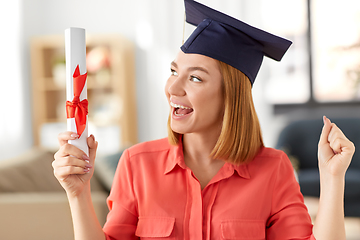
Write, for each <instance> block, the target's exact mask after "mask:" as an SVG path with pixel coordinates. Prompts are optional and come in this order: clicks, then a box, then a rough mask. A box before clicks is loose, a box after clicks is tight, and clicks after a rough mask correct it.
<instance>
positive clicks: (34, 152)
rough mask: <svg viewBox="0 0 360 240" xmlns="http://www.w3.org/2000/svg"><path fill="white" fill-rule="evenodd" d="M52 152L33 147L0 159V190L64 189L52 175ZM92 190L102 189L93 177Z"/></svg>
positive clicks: (34, 190) (2, 191)
mask: <svg viewBox="0 0 360 240" xmlns="http://www.w3.org/2000/svg"><path fill="white" fill-rule="evenodd" d="M53 160H54V152H53V151H50V150H46V149H43V148H40V147H34V148H32V149H30V150H28V151H27V152H25V153H24V154H21V155H20V156H18V157H15V158H12V159H8V160H3V161H0V192H1V193H4V192H48V191H64V190H63V188H62V187H61V185H60V183H59V182H58V181H57V179H56V178H55V176H54V171H53V167H52V165H51V163H52V162H53ZM91 189H92V190H103V188H102V187H101V185H100V184H99V183H98V182H97V180H96V179H94V177H93V178H92V180H91Z"/></svg>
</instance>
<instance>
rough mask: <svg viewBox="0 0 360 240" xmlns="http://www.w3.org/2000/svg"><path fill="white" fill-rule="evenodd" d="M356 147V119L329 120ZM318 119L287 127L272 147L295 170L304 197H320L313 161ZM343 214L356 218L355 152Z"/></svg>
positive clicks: (359, 171)
mask: <svg viewBox="0 0 360 240" xmlns="http://www.w3.org/2000/svg"><path fill="white" fill-rule="evenodd" d="M331 121H332V122H334V123H335V124H337V126H339V128H340V129H341V130H342V131H343V132H344V134H345V135H346V136H347V138H348V139H350V140H351V141H352V142H353V143H354V144H355V147H357V148H359V147H360V119H359V118H341V119H331ZM322 127H323V122H322V119H316V120H312V119H310V120H299V121H295V122H291V123H290V124H288V125H287V126H286V127H285V128H284V129H283V130H282V131H281V132H280V135H279V138H278V142H277V145H276V148H278V149H281V150H283V151H285V152H286V153H287V154H288V156H289V158H290V160H291V161H292V163H293V165H294V166H295V169H296V170H297V174H298V180H299V184H300V189H301V192H302V194H303V195H304V196H305V197H307V196H308V197H315V198H318V197H319V196H320V176H319V169H318V160H317V147H318V141H319V137H320V134H321V130H322ZM344 212H345V216H346V217H360V151H359V149H356V151H355V154H354V156H353V159H352V162H351V164H350V166H349V168H348V170H347V172H346V175H345V196H344Z"/></svg>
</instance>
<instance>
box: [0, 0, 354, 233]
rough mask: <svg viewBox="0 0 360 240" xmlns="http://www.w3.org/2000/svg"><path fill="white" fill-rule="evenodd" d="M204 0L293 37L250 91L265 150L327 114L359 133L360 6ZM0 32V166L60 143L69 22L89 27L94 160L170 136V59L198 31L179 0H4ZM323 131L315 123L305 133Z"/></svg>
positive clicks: (302, 0)
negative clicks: (289, 131) (294, 125)
mask: <svg viewBox="0 0 360 240" xmlns="http://www.w3.org/2000/svg"><path fill="white" fill-rule="evenodd" d="M199 2H201V3H203V4H206V5H208V6H210V7H213V8H215V9H217V10H220V11H222V12H225V13H227V14H229V15H231V16H233V17H235V18H238V19H241V20H243V21H245V22H247V23H248V24H250V25H253V26H255V27H258V28H261V29H263V30H266V31H269V32H271V33H273V34H276V35H279V36H282V37H284V38H287V39H289V40H291V41H293V45H292V46H291V47H290V49H289V51H288V52H287V54H286V55H285V56H284V58H283V60H282V61H281V62H275V61H273V60H270V59H268V58H264V61H263V65H262V68H261V70H260V72H259V74H258V77H257V80H256V82H255V84H254V87H253V97H254V101H255V107H256V110H257V113H258V116H259V119H260V124H261V127H262V131H263V137H264V142H265V145H266V146H268V147H277V148H282V149H285V147H286V146H283V145H281V146H280V145H279V138H280V136H281V132H282V130H283V129H284V128H286V127H287V126H289V125H291V124H292V123H294V122H298V121H310V120H314V121H316V124H319V122H320V123H321V118H322V116H323V115H326V116H327V117H329V118H330V119H351V120H355V123H351V124H354V125H351V126H352V127H354V128H356V126H359V128H360V125H356V124H358V122H357V121H358V120H359V119H360V111H359V109H360V108H359V107H360V104H359V103H360V102H359V101H360V1H357V0H343V1H337V0H326V1H325V0H292V1H287V0H222V1H219V0H199ZM0 27H1V28H0V29H1V38H0V46H1V58H0V72H1V74H2V75H1V77H0V83H1V85H0V109H1V115H0V164H1V162H9V160H11V159H17V158H22V159H23V158H24V155H27V156H29V155H28V153H29V151H33V150H34V149H38V148H39V147H41V149H45V150H46V151H49V152H52V153H53V152H54V151H55V150H56V149H57V148H58V145H57V139H56V137H57V134H58V133H59V132H61V131H64V130H66V115H65V68H64V64H65V62H64V61H65V48H64V31H65V29H67V28H69V27H80V28H84V29H86V34H87V35H86V38H87V70H88V72H89V78H88V94H89V134H94V135H95V137H96V138H97V140H98V141H99V156H102V157H103V158H104V159H106V157H107V156H116V154H119V153H120V152H121V151H122V149H123V148H124V147H127V146H130V145H132V144H135V143H137V142H143V141H148V140H153V139H158V138H163V137H166V136H167V131H166V123H167V117H168V110H169V107H168V104H167V101H166V98H165V94H164V86H165V82H166V80H167V78H168V76H169V75H170V62H171V61H172V60H173V59H174V57H175V55H176V54H177V52H178V51H179V50H180V49H179V47H180V46H181V44H182V40H183V38H185V39H186V38H187V37H188V36H189V35H190V34H191V32H192V31H193V29H194V27H193V26H190V25H189V24H186V25H185V28H184V4H183V1H181V0H154V1H148V0H132V1H125V0H103V1H96V0H87V1H85V0H78V1H74V0H62V1H56V0H12V1H4V0H1V1H0ZM346 125H348V124H346ZM320 131H321V124H320V125H319V127H318V128H315V131H314V132H313V136H312V139H315V140H316V141H317V140H318V136H319V134H320ZM351 140H353V139H351ZM316 141H315V142H316ZM315 144H316V143H315ZM313 147H316V146H313ZM303 150H304V151H306V149H303ZM288 154H289V155H291V154H292V153H291V151H290V152H288ZM314 157H315V158H314V159H315V160H314V161H315V162H316V156H314ZM295 159H296V156H295ZM49 161H50V160H49ZM299 161H300V162H301V160H299V159H297V161H295V162H297V164H298V165H299ZM50 162H51V161H50ZM295 165H296V164H295ZM300 165H301V163H300ZM0 166H1V165H0ZM0 171H1V170H0ZM355 178H356V177H355ZM357 180H359V181H360V179H357ZM7 181H8V180H7ZM0 182H1V179H0ZM103 185H104V184H103ZM0 186H1V183H0ZM356 188H359V185H355V189H356ZM359 189H360V188H359ZM0 190H1V188H0ZM4 191H5V190H4ZM315 195H316V194H315ZM357 197H358V195H357ZM358 209H360V208H358ZM359 211H360V210H359ZM354 215H356V214H354ZM358 215H359V216H360V213H358ZM357 224H358V225H354V226H355V227H353V228H355V229H359V228H360V223H359V222H357ZM0 228H1V226H0ZM7 239H10V238H7ZM39 239H40V238H39ZM353 239H356V238H353Z"/></svg>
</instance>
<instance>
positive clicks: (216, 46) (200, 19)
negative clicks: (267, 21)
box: [181, 0, 291, 84]
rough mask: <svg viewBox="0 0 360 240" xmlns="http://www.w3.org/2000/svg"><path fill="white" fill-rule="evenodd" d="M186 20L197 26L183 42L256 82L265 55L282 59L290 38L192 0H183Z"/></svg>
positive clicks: (184, 47) (185, 49) (190, 49)
mask: <svg viewBox="0 0 360 240" xmlns="http://www.w3.org/2000/svg"><path fill="white" fill-rule="evenodd" d="M184 2H185V12H186V22H188V23H190V24H192V25H195V26H197V28H196V29H195V30H194V32H193V33H192V34H191V35H190V37H189V38H188V39H187V40H186V42H185V43H184V44H183V45H182V46H181V50H182V51H183V52H184V53H196V54H201V55H205V56H208V57H211V58H214V59H217V60H220V61H222V62H225V63H227V64H229V65H231V66H233V67H234V68H236V69H238V70H240V71H241V72H243V73H244V74H245V75H246V76H247V77H248V78H249V79H250V81H251V84H253V83H254V81H255V78H256V75H257V73H258V72H259V69H260V66H261V63H262V60H263V57H264V55H265V56H267V57H269V58H272V59H274V60H276V61H280V60H281V58H282V57H283V55H284V54H285V52H286V51H287V49H288V48H289V47H290V45H291V41H289V40H286V39H284V38H281V37H278V36H275V35H273V34H270V33H268V32H265V31H263V30H261V29H258V28H255V27H252V26H250V25H248V24H246V23H244V22H242V21H240V20H238V19H235V18H233V17H231V16H228V15H226V14H224V13H221V12H219V11H217V10H215V9H212V8H209V7H207V6H205V5H203V4H200V3H198V2H196V1H193V0H184Z"/></svg>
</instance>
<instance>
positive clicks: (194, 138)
mask: <svg viewBox="0 0 360 240" xmlns="http://www.w3.org/2000/svg"><path fill="white" fill-rule="evenodd" d="M218 137H219V134H212V135H211V134H199V133H188V134H184V136H183V148H184V158H185V162H186V163H189V162H193V163H196V164H201V165H203V164H204V165H208V164H211V163H212V162H214V161H218V160H216V159H212V158H211V157H210V153H211V152H212V150H213V148H214V147H215V144H216V142H217V140H218Z"/></svg>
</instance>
